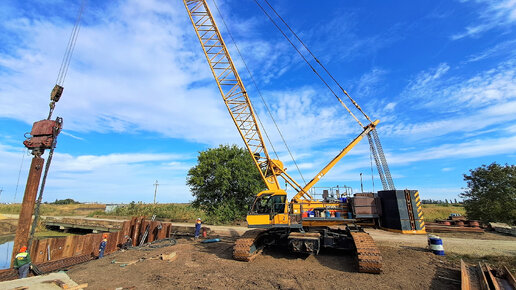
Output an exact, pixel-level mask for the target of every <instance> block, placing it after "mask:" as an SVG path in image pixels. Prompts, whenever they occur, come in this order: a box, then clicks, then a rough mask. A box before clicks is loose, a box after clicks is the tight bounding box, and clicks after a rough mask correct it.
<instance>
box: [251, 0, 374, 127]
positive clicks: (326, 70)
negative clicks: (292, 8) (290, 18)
mask: <svg viewBox="0 0 516 290" xmlns="http://www.w3.org/2000/svg"><path fill="white" fill-rule="evenodd" d="M264 1H265V3H267V5H268V6H269V7H270V8H271V9H272V11H273V12H274V14H276V16H278V18H279V19H280V20H281V22H283V24H285V26H286V27H287V28H288V30H290V32H291V33H292V34H293V35H294V36H295V37H296V39H297V40H298V41H299V42H300V43H301V45H303V47H304V48H305V49H306V50H307V51H308V52H309V53H310V55H311V56H312V58H313V59H314V60H315V61H316V62H317V63H318V64H319V65H320V66H321V67H322V68H323V69H324V71H325V72H326V73H327V74H328V76H330V78H331V79H332V80H333V81H334V82H335V84H337V86H338V87H339V88H340V89H341V90H342V92H343V93H344V94H345V95H346V96H347V97H348V99H349V100H350V101H351V102H352V103H353V105H355V107H356V108H357V109H358V110H359V111H360V112H361V113H362V114H363V115H364V117H365V118H366V119H367V120H368V121H369V122H372V121H371V119H370V118H369V116H368V115H367V114H366V113H365V112H364V111H363V110H362V108H361V107H360V106H359V105H358V103H357V102H355V100H354V99H353V98H351V96H350V95H349V94H348V92H347V91H346V90H345V89H344V88H343V87H342V86H341V84H340V83H339V82H338V81H337V80H336V79H335V77H334V76H333V75H332V74H331V73H330V71H328V69H327V68H326V67H325V66H324V65H323V64H322V63H321V62H320V61H319V59H318V58H317V57H316V56H315V55H314V54H313V53H312V51H311V50H310V49H309V48H308V47H307V46H306V44H305V43H304V42H303V41H302V40H301V38H299V36H298V35H297V33H295V32H294V30H292V28H291V27H290V25H288V24H287V22H286V21H285V20H284V19H283V17H281V15H279V14H278V12H276V9H274V7H272V5H271V4H270V3H269V1H267V0H264ZM255 2H256V0H255Z"/></svg>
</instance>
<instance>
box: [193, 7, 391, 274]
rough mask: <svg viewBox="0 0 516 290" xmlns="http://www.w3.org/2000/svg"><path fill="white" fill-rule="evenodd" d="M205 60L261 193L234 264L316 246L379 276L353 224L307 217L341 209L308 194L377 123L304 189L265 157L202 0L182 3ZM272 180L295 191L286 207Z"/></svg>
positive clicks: (375, 255)
mask: <svg viewBox="0 0 516 290" xmlns="http://www.w3.org/2000/svg"><path fill="white" fill-rule="evenodd" d="M183 2H184V4H185V7H186V10H187V11H188V14H189V16H190V20H191V21H192V24H193V26H194V29H195V32H196V33H197V37H198V38H199V41H200V43H201V46H202V48H203V51H204V54H205V55H206V59H207V60H208V63H209V65H210V68H211V71H212V73H213V76H214V77H215V80H216V82H217V85H218V88H219V90H220V93H221V95H222V98H223V99H224V103H225V104H226V106H227V109H228V111H229V113H230V115H231V117H232V119H233V121H234V123H235V125H236V127H237V129H238V132H239V133H240V135H241V137H242V139H243V140H244V143H245V146H246V148H247V150H249V153H250V154H251V156H253V157H254V158H253V160H254V163H255V165H256V167H257V168H258V170H259V172H260V174H261V176H262V179H263V181H264V182H265V184H266V186H267V190H265V191H262V192H260V193H258V194H257V196H256V198H255V200H254V202H253V205H252V206H251V208H250V212H249V214H248V215H247V223H248V226H249V228H253V229H252V230H249V231H247V232H246V233H244V235H243V236H242V237H240V238H239V239H238V240H237V241H236V242H235V245H234V247H233V257H234V258H235V259H236V260H241V261H251V260H252V259H254V258H255V257H256V256H257V255H258V254H259V253H260V252H261V249H263V247H265V246H269V245H287V246H288V248H289V249H290V250H291V251H293V252H299V253H309V254H317V253H318V252H319V250H320V249H321V248H322V247H329V248H337V249H347V250H352V251H354V252H355V253H356V255H357V261H358V270H359V271H360V272H367V273H380V271H381V265H382V258H381V256H380V252H379V250H378V248H377V247H376V245H375V243H374V241H373V239H372V238H371V237H370V236H369V234H367V233H365V232H364V231H363V230H362V228H361V227H359V226H356V225H354V220H353V219H347V218H345V217H326V216H325V215H324V214H322V216H321V214H319V215H318V216H317V217H314V216H311V215H310V216H307V214H306V213H307V212H309V211H310V212H319V213H323V212H326V211H330V210H336V209H339V208H342V207H343V206H345V203H342V202H338V201H335V200H334V201H322V200H316V199H314V198H313V197H312V196H311V195H310V194H309V190H310V188H312V187H313V186H314V185H315V184H316V183H317V182H318V181H319V180H320V179H321V178H322V177H323V176H324V175H325V174H326V173H327V172H328V171H329V170H330V169H331V168H332V167H333V166H335V164H336V163H337V162H338V161H339V160H340V159H342V157H344V155H346V154H347V153H348V152H349V151H350V150H351V149H352V148H353V147H354V146H355V145H356V144H357V143H358V142H360V140H362V138H363V137H364V136H366V135H367V134H368V133H369V132H371V131H372V130H374V128H375V127H376V125H377V124H378V122H379V121H378V120H376V121H374V122H370V123H369V124H368V125H366V126H363V131H362V133H360V134H359V135H358V136H357V137H356V138H355V139H354V140H353V141H352V142H351V143H349V144H348V145H347V146H346V147H345V148H344V149H343V150H342V151H341V152H340V153H339V154H338V155H337V156H336V157H335V158H333V160H331V161H330V162H329V163H328V165H326V166H325V167H324V168H323V169H322V170H321V171H320V172H319V173H318V174H317V175H316V176H315V177H314V178H313V179H312V180H311V181H310V182H308V183H307V184H306V185H305V186H304V187H303V186H301V185H299V184H298V183H297V182H296V181H295V180H294V179H293V178H292V177H291V176H290V175H289V174H287V172H286V171H285V168H284V166H283V163H282V162H281V161H279V160H274V159H271V158H270V157H269V153H268V152H267V148H266V147H265V143H264V140H263V137H262V134H261V132H260V128H259V127H258V123H257V120H256V119H257V118H256V115H255V113H254V110H253V107H252V105H251V102H250V100H249V97H248V95H247V92H246V90H245V87H244V84H243V83H242V80H241V79H240V76H239V75H238V72H237V70H236V68H235V65H234V64H233V61H232V59H231V56H230V55H229V52H228V50H227V48H226V45H225V43H224V41H223V39H222V36H221V34H220V32H219V29H218V27H217V25H216V24H215V21H214V18H213V16H212V14H211V11H210V9H209V8H208V5H207V3H206V1H205V0H183ZM278 177H281V178H282V179H283V180H285V182H287V183H288V184H289V185H291V186H292V187H293V188H294V189H296V190H297V194H296V195H295V196H294V197H293V198H292V200H290V202H287V193H286V191H285V190H283V189H281V187H280V183H279V181H278Z"/></svg>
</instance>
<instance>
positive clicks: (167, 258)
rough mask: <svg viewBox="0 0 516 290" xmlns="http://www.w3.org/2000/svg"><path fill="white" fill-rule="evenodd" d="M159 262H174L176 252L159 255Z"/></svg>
mask: <svg viewBox="0 0 516 290" xmlns="http://www.w3.org/2000/svg"><path fill="white" fill-rule="evenodd" d="M160 258H161V260H163V261H169V262H172V261H174V260H175V259H177V255H176V252H172V253H170V254H161V256H160Z"/></svg>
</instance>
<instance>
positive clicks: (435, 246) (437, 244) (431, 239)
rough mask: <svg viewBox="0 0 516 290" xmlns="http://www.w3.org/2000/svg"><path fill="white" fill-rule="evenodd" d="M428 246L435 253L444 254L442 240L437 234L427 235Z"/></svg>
mask: <svg viewBox="0 0 516 290" xmlns="http://www.w3.org/2000/svg"><path fill="white" fill-rule="evenodd" d="M428 247H430V250H431V251H432V253H434V254H435V255H438V256H444V247H443V240H441V238H439V236H436V235H429V236H428Z"/></svg>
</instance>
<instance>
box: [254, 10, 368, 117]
mask: <svg viewBox="0 0 516 290" xmlns="http://www.w3.org/2000/svg"><path fill="white" fill-rule="evenodd" d="M254 2H256V5H258V6H259V7H260V9H261V10H262V11H263V13H264V14H265V15H266V16H267V17H268V18H269V20H270V21H271V22H272V23H273V24H274V26H276V28H277V29H278V30H279V31H280V33H281V34H282V35H283V37H285V39H286V40H287V41H288V42H289V43H290V44H291V45H292V47H293V48H294V49H295V50H296V51H297V53H298V54H299V55H300V56H301V58H303V60H304V61H305V62H306V64H307V65H308V66H309V67H310V68H311V69H312V71H313V72H314V73H315V74H316V75H317V76H318V77H319V79H320V80H321V81H322V82H323V83H324V85H326V87H327V88H328V90H330V92H331V93H332V94H333V95H334V96H335V98H337V100H338V101H339V102H340V103H341V105H342V106H344V108H345V109H346V110H347V111H348V113H349V114H350V115H351V116H352V117H353V118H354V119H355V121H357V123H358V124H359V125H360V126H361V127H364V125H362V122H360V120H359V119H358V118H357V117H356V116H355V114H353V112H351V110H350V109H349V108H348V106H346V104H344V102H343V101H342V100H341V99H340V98H339V96H337V94H336V93H335V91H333V89H332V88H331V87H330V85H329V84H328V83H327V82H326V80H324V78H323V77H322V76H321V75H320V74H319V72H318V71H317V70H316V69H315V68H314V67H313V66H312V64H311V63H310V62H309V61H308V60H307V59H306V57H305V56H304V55H303V54H302V53H301V51H299V49H298V48H297V46H296V45H295V44H294V43H293V42H292V41H291V40H290V38H289V37H288V36H287V35H286V34H285V32H284V31H283V30H282V29H281V28H280V27H279V25H278V24H277V23H276V21H274V19H272V17H271V16H270V15H269V13H267V11H265V9H264V8H263V7H262V5H260V3H258V1H257V0H254Z"/></svg>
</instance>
